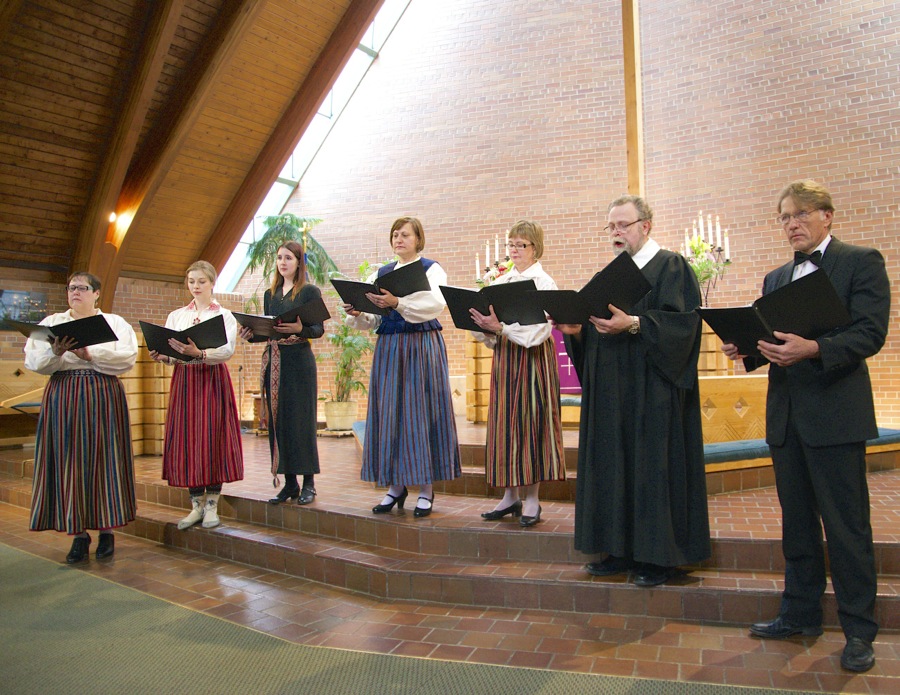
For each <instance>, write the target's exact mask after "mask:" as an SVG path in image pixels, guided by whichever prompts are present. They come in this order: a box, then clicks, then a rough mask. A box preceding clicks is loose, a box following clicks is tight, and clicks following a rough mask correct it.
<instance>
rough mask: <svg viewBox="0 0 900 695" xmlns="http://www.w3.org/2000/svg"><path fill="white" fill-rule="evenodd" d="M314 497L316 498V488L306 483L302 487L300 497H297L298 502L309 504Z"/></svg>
mask: <svg viewBox="0 0 900 695" xmlns="http://www.w3.org/2000/svg"><path fill="white" fill-rule="evenodd" d="M314 499H316V488H314V487H311V486H309V485H304V486H303V487H302V488H301V489H300V497H299V498H298V499H297V504H301V505H302V504H309V503H310V502H312V501H313V500H314Z"/></svg>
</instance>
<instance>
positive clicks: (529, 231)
mask: <svg viewBox="0 0 900 695" xmlns="http://www.w3.org/2000/svg"><path fill="white" fill-rule="evenodd" d="M513 237H515V238H517V239H525V240H526V241H530V242H531V243H532V244H534V259H535V260H537V259H538V258H540V257H541V256H543V255H544V228H543V227H542V226H541V223H540V222H535V221H534V220H519V221H518V222H516V223H515V224H514V225H513V226H512V227H510V228H509V238H510V239H512V238H513Z"/></svg>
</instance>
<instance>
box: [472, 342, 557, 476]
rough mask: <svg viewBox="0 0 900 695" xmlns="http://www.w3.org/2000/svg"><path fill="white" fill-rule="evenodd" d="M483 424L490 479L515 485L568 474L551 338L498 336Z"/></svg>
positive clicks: (486, 461)
mask: <svg viewBox="0 0 900 695" xmlns="http://www.w3.org/2000/svg"><path fill="white" fill-rule="evenodd" d="M487 430H488V433H487V452H486V457H485V472H486V478H487V483H488V485H491V486H493V487H519V486H521V485H534V484H535V483H539V482H541V481H545V480H565V479H566V464H565V453H564V449H563V438H562V421H561V419H560V405H559V369H558V367H557V364H556V348H555V345H554V342H553V339H552V338H551V339H549V340H547V341H546V342H544V343H542V344H541V345H537V346H535V347H531V348H525V347H522V346H521V345H517V344H516V343H513V342H511V341H509V340H507V339H506V338H502V337H501V338H498V340H497V346H496V348H495V349H494V361H493V364H492V367H491V402H490V405H489V406H488V428H487Z"/></svg>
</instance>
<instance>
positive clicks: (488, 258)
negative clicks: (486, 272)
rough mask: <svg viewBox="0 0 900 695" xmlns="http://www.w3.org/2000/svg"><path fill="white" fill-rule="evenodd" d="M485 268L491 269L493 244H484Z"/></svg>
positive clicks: (487, 242)
mask: <svg viewBox="0 0 900 695" xmlns="http://www.w3.org/2000/svg"><path fill="white" fill-rule="evenodd" d="M484 267H485V268H490V267H491V242H489V241H486V242H484Z"/></svg>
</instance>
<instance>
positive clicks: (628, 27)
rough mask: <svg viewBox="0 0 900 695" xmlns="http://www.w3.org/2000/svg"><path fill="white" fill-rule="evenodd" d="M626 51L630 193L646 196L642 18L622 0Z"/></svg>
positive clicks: (629, 0) (634, 4)
mask: <svg viewBox="0 0 900 695" xmlns="http://www.w3.org/2000/svg"><path fill="white" fill-rule="evenodd" d="M622 45H623V47H624V49H625V60H624V66H625V146H626V158H627V167H628V193H630V194H631V195H644V106H643V98H642V97H643V94H642V89H643V85H642V82H641V16H640V8H639V7H638V0H622Z"/></svg>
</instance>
